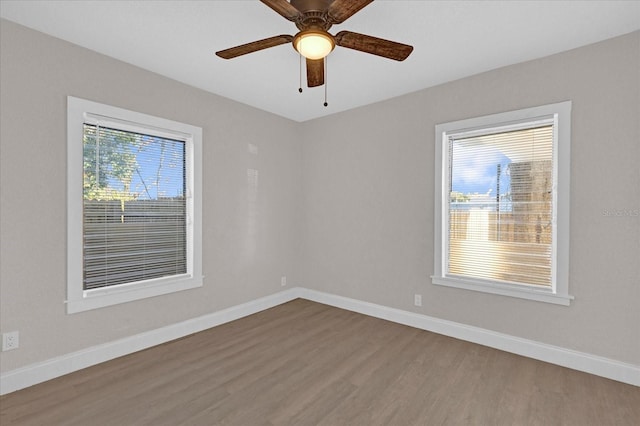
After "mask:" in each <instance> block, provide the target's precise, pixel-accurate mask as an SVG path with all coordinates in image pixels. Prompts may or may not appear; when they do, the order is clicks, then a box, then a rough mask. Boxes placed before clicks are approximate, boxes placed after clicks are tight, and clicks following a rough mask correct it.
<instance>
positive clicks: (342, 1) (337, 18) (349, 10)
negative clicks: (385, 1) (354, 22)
mask: <svg viewBox="0 0 640 426" xmlns="http://www.w3.org/2000/svg"><path fill="white" fill-rule="evenodd" d="M372 1H373V0H334V1H333V3H331V5H330V6H329V9H328V14H329V20H330V21H331V22H332V23H334V24H341V23H343V22H344V21H346V20H347V19H349V18H350V17H351V16H353V15H354V14H355V13H356V12H358V11H359V10H360V9H362V8H363V7H365V6H366V5H368V4H369V3H371V2H372Z"/></svg>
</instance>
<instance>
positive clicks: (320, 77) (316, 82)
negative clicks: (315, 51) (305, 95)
mask: <svg viewBox="0 0 640 426" xmlns="http://www.w3.org/2000/svg"><path fill="white" fill-rule="evenodd" d="M323 84H324V58H322V59H307V86H309V87H316V86H322V85H323Z"/></svg>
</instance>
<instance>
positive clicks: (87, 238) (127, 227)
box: [83, 123, 187, 290]
mask: <svg viewBox="0 0 640 426" xmlns="http://www.w3.org/2000/svg"><path fill="white" fill-rule="evenodd" d="M83 159H84V177H83V195H84V197H83V198H84V200H83V262H84V268H83V269H84V276H83V288H84V289H85V290H90V289H95V288H101V287H108V286H113V285H119V284H126V283H133V282H139V281H145V280H150V279H155V278H162V277H167V276H173V275H180V274H185V273H186V272H187V205H186V197H185V194H186V180H185V176H186V169H185V167H186V162H185V142H184V141H180V140H173V139H168V138H163V137H157V136H153V135H148V134H144V133H136V132H131V131H124V130H119V129H115V128H108V127H100V126H99V125H94V124H88V123H85V124H84V128H83Z"/></svg>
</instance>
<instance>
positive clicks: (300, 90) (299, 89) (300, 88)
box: [298, 54, 302, 93]
mask: <svg viewBox="0 0 640 426" xmlns="http://www.w3.org/2000/svg"><path fill="white" fill-rule="evenodd" d="M298 56H300V86H299V87H298V92H300V93H302V55H301V54H299V55H298Z"/></svg>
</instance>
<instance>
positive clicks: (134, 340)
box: [0, 288, 299, 395]
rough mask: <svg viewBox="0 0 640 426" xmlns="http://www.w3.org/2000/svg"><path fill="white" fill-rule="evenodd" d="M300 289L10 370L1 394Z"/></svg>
mask: <svg viewBox="0 0 640 426" xmlns="http://www.w3.org/2000/svg"><path fill="white" fill-rule="evenodd" d="M298 293H299V289H297V288H291V289H288V290H285V291H281V292H279V293H276V294H272V295H269V296H266V297H262V298H260V299H256V300H252V301H250V302H247V303H243V304H241V305H236V306H232V307H230V308H227V309H223V310H222V311H218V312H214V313H212V314H208V315H203V316H201V317H198V318H193V319H190V320H187V321H183V322H179V323H176V324H171V325H168V326H166V327H162V328H159V329H156V330H151V331H147V332H145V333H141V334H137V335H135V336H130V337H126V338H124V339H120V340H115V341H113V342H108V343H104V344H101V345H97V346H93V347H90V348H87V349H83V350H81V351H77V352H72V353H69V354H66V355H62V356H59V357H56V358H52V359H49V360H46V361H43V362H38V363H34V364H31V365H27V366H25V367H22V368H18V369H16V370H11V371H8V372H6V373H4V374H2V375H0V395H4V394H7V393H11V392H14V391H17V390H20V389H24V388H26V387H29V386H33V385H35V384H38V383H42V382H44V381H47V380H51V379H55V378H56V377H60V376H63V375H65V374H69V373H72V372H74V371H78V370H81V369H83V368H87V367H91V366H92V365H96V364H99V363H101V362H105V361H109V360H111V359H114V358H118V357H121V356H124V355H128V354H131V353H133V352H137V351H140V350H143V349H147V348H150V347H152V346H156V345H160V344H162V343H166V342H169V341H171V340H175V339H179V338H181V337H184V336H188V335H189V334H193V333H197V332H199V331H203V330H206V329H209V328H211V327H215V326H217V325H221V324H224V323H227V322H230V321H234V320H237V319H239V318H242V317H246V316H248V315H251V314H255V313H257V312H260V311H263V310H265V309H269V308H272V307H274V306H278V305H280V304H282V303H285V302H288V301H290V300H293V299H297V298H298V297H299V296H298Z"/></svg>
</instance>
